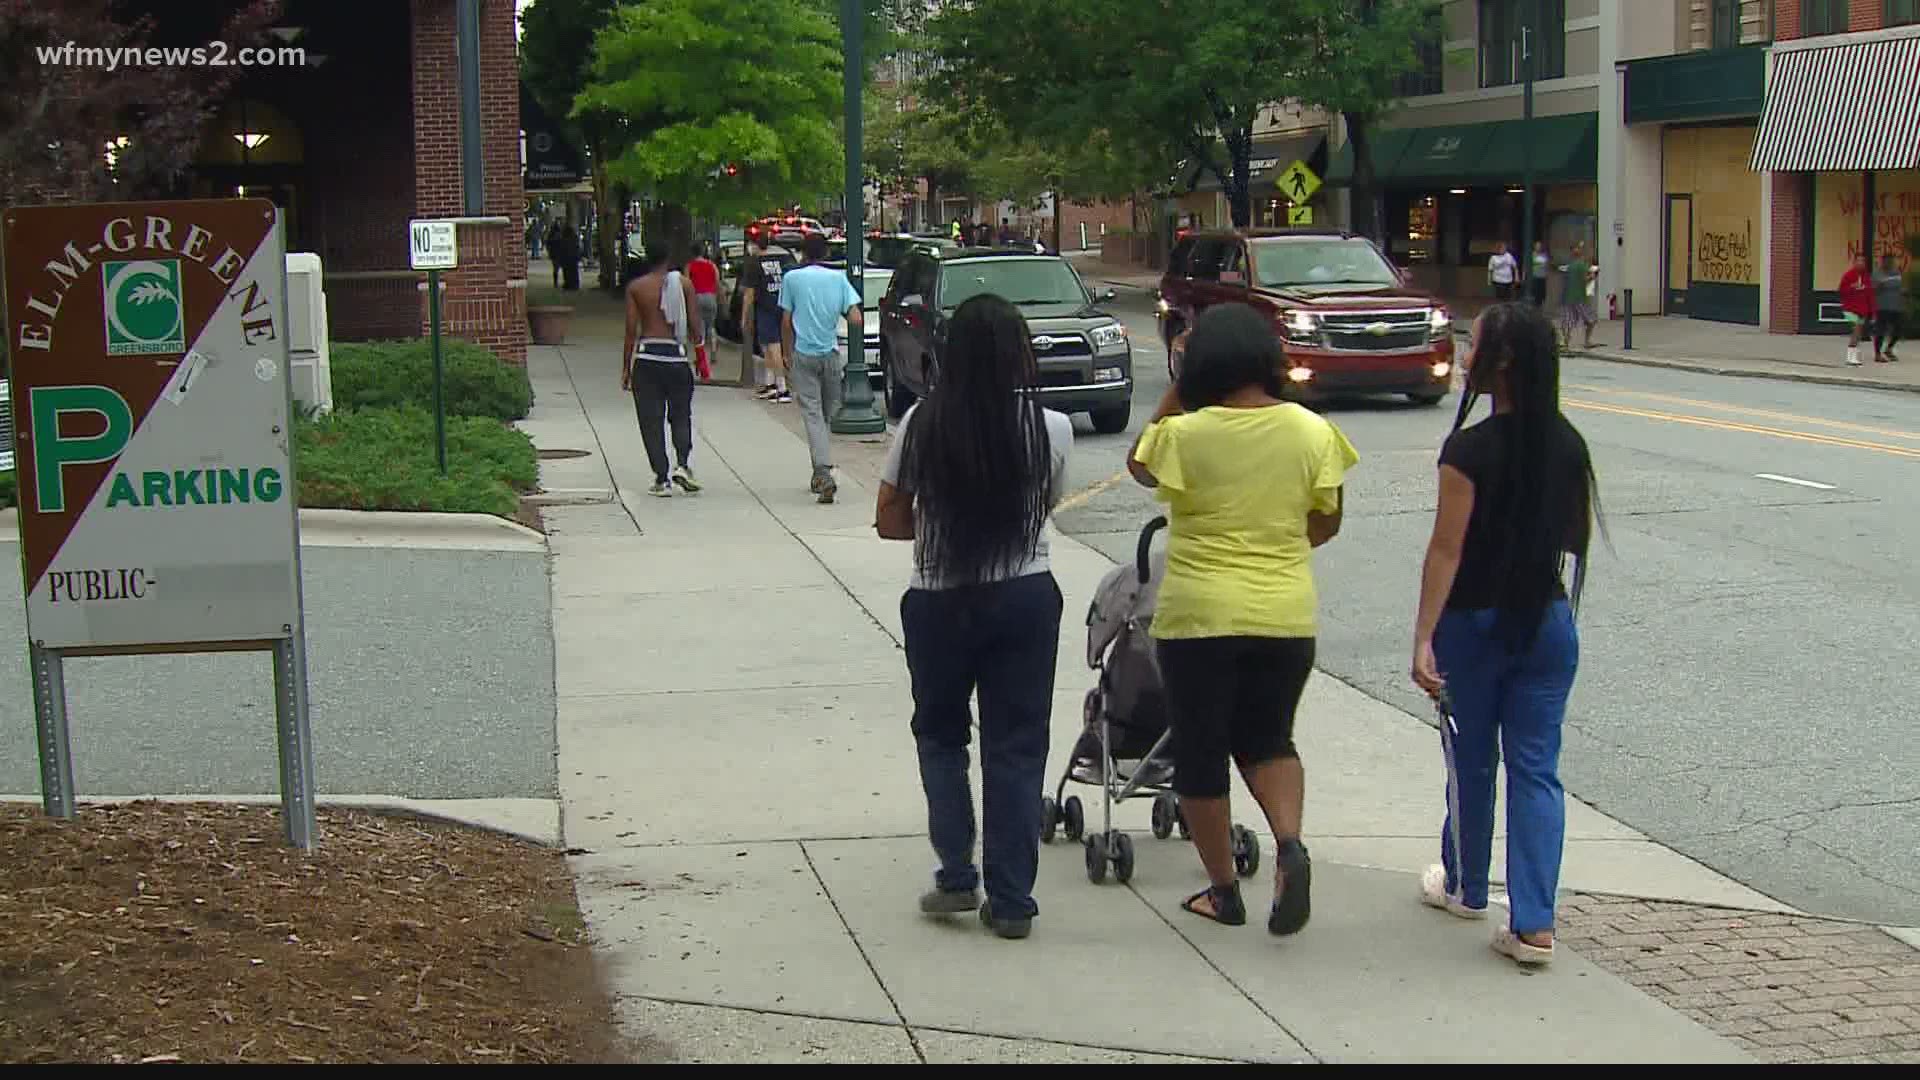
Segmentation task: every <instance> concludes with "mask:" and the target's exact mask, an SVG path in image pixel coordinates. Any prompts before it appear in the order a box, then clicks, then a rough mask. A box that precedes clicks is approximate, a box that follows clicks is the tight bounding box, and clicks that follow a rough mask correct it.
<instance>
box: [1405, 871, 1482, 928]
mask: <svg viewBox="0 0 1920 1080" xmlns="http://www.w3.org/2000/svg"><path fill="white" fill-rule="evenodd" d="M1420 902H1421V903H1423V904H1425V905H1427V906H1428V907H1430V908H1438V909H1440V910H1441V911H1444V912H1446V913H1447V914H1449V915H1453V916H1457V917H1458V918H1462V919H1484V918H1486V917H1487V909H1486V908H1483V907H1482V908H1472V907H1468V906H1467V905H1466V904H1465V903H1464V902H1462V901H1461V900H1460V899H1459V898H1458V897H1455V896H1452V895H1450V894H1448V892H1447V868H1446V867H1444V866H1441V865H1439V864H1438V863H1435V864H1434V865H1432V866H1429V867H1427V872H1426V873H1424V874H1421V875H1420Z"/></svg>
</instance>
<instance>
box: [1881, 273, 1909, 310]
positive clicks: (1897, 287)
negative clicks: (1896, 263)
mask: <svg viewBox="0 0 1920 1080" xmlns="http://www.w3.org/2000/svg"><path fill="white" fill-rule="evenodd" d="M1873 300H1874V306H1876V307H1878V308H1879V309H1880V310H1881V311H1905V310H1907V283H1906V279H1905V278H1903V277H1902V276H1901V274H1900V271H1898V270H1894V271H1891V272H1889V271H1886V270H1875V271H1874V272H1873Z"/></svg>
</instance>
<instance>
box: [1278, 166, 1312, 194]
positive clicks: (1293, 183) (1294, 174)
mask: <svg viewBox="0 0 1920 1080" xmlns="http://www.w3.org/2000/svg"><path fill="white" fill-rule="evenodd" d="M1278 187H1279V188H1280V193H1281V194H1282V195H1285V196H1286V197H1287V198H1289V199H1292V200H1293V201H1294V202H1296V203H1303V202H1306V201H1307V200H1308V199H1311V198H1313V193H1314V192H1316V191H1319V190H1320V178H1319V177H1318V176H1315V175H1314V172H1313V170H1312V169H1309V168H1307V163H1306V162H1304V161H1301V160H1299V159H1298V158H1295V159H1294V162H1293V164H1291V165H1289V166H1287V167H1286V169H1284V170H1283V171H1282V172H1281V173H1280V181H1279V184H1278Z"/></svg>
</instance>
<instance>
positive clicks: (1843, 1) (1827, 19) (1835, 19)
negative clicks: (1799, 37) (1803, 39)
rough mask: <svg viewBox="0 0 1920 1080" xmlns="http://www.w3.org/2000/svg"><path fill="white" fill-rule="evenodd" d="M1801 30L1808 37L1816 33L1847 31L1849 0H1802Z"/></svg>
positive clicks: (1842, 32)
mask: <svg viewBox="0 0 1920 1080" xmlns="http://www.w3.org/2000/svg"><path fill="white" fill-rule="evenodd" d="M1800 2H1801V8H1800V17H1801V20H1802V27H1801V30H1802V32H1803V33H1805V34H1806V35H1807V36H1808V37H1813V36H1814V35H1816V34H1844V33H1846V32H1847V0H1800Z"/></svg>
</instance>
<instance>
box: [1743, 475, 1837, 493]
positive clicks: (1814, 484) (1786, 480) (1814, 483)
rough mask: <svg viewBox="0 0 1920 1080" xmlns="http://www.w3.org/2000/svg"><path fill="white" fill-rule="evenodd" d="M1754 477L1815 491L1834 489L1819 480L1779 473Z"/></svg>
mask: <svg viewBox="0 0 1920 1080" xmlns="http://www.w3.org/2000/svg"><path fill="white" fill-rule="evenodd" d="M1753 475H1754V477H1755V478H1756V479H1760V480H1776V481H1778V482H1780V483H1782V484H1795V485H1798V486H1799V487H1804V488H1812V489H1813V490H1815V491H1832V490H1833V489H1834V488H1833V485H1832V484H1823V483H1821V482H1820V481H1818V480H1802V479H1800V478H1799V477H1797V476H1781V475H1780V474H1779V473H1770V472H1757V473H1754V474H1753Z"/></svg>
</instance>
